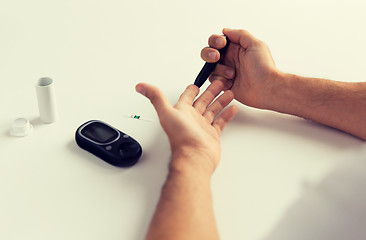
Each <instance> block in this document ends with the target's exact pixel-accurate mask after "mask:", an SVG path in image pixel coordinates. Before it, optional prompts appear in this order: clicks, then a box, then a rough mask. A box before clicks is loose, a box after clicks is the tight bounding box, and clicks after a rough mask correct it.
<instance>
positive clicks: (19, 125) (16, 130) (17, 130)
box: [10, 118, 33, 137]
mask: <svg viewBox="0 0 366 240" xmlns="http://www.w3.org/2000/svg"><path fill="white" fill-rule="evenodd" d="M32 130H33V126H32V125H31V124H30V122H29V121H28V119H26V118H18V119H15V120H14V121H13V123H12V124H11V128H10V134H11V135H12V136H14V137H24V136H27V135H28V134H29V133H31V132H32Z"/></svg>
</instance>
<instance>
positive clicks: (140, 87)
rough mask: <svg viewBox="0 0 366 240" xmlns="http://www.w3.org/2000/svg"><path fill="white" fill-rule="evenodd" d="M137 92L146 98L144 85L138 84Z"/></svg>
mask: <svg viewBox="0 0 366 240" xmlns="http://www.w3.org/2000/svg"><path fill="white" fill-rule="evenodd" d="M135 90H136V92H138V93H140V94H142V95H144V96H146V88H145V87H144V84H143V83H138V84H137V85H136V87H135Z"/></svg>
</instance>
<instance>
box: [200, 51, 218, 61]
mask: <svg viewBox="0 0 366 240" xmlns="http://www.w3.org/2000/svg"><path fill="white" fill-rule="evenodd" d="M201 58H202V59H203V60H204V61H205V62H217V61H218V60H219V59H220V54H219V52H218V51H217V50H216V49H214V48H210V47H205V48H204V49H202V51H201Z"/></svg>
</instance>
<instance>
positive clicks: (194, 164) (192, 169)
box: [169, 148, 216, 178]
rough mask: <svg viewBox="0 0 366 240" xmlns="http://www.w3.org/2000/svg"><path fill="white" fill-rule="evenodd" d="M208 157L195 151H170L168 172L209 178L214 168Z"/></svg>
mask: <svg viewBox="0 0 366 240" xmlns="http://www.w3.org/2000/svg"><path fill="white" fill-rule="evenodd" d="M213 161H214V160H213V159H211V157H210V156H208V155H205V154H203V153H201V152H199V151H198V150H197V149H190V148H185V149H178V150H173V151H172V158H171V162H170V165H169V171H170V173H173V174H184V175H185V174H189V175H191V174H193V175H199V176H202V177H207V178H210V177H211V176H212V174H213V172H214V170H215V168H216V166H214V164H213Z"/></svg>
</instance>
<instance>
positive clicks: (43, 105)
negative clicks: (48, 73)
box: [36, 77, 58, 123]
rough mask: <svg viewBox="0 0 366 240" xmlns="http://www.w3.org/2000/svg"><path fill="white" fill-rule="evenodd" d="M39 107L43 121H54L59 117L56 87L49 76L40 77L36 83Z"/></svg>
mask: <svg viewBox="0 0 366 240" xmlns="http://www.w3.org/2000/svg"><path fill="white" fill-rule="evenodd" d="M36 93H37V100H38V109H39V115H40V119H41V121H42V122H43V123H53V122H55V121H56V120H57V118H58V113H57V106H56V96H55V87H54V83H53V80H52V79H51V78H49V77H43V78H40V79H38V81H37V84H36Z"/></svg>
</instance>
